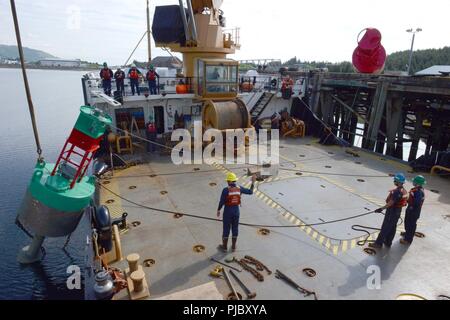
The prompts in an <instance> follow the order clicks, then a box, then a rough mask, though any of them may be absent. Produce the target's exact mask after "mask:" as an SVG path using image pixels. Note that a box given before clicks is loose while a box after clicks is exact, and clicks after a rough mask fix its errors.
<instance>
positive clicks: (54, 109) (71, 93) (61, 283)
mask: <svg viewBox="0 0 450 320" xmlns="http://www.w3.org/2000/svg"><path fill="white" fill-rule="evenodd" d="M82 75H83V72H79V71H47V70H29V71H28V78H29V79H28V80H29V83H30V87H31V93H32V97H33V102H34V106H35V112H36V118H37V122H38V127H39V133H40V137H41V144H42V148H43V150H44V154H43V155H44V158H45V159H46V160H47V161H48V162H54V161H55V160H56V157H57V156H58V153H59V152H60V149H61V148H62V147H63V144H64V142H65V139H66V138H67V137H68V135H69V134H70V131H71V129H72V127H73V126H74V124H75V120H76V119H77V116H78V110H79V107H80V106H81V105H82V104H83V93H82V89H81V77H82ZM0 95H1V100H0V101H1V102H0V110H1V119H3V120H0V121H1V125H0V252H1V258H0V261H1V263H0V299H82V298H83V292H82V291H81V290H74V291H70V290H68V289H67V287H66V279H67V276H68V275H67V274H66V269H67V267H68V266H69V265H79V266H80V267H82V266H83V264H84V251H83V250H84V240H85V238H84V235H83V234H84V232H83V230H77V231H76V232H75V234H74V235H73V236H72V239H71V242H70V244H69V246H68V248H67V250H66V251H67V252H64V251H63V250H62V247H63V245H64V243H65V238H59V239H46V240H45V242H44V247H45V249H46V252H47V254H46V256H45V258H44V260H43V261H42V263H41V264H37V265H34V266H21V265H19V264H18V263H17V262H16V256H17V252H18V251H19V249H20V248H22V247H23V246H25V245H27V244H28V243H29V242H30V240H29V239H28V237H27V236H26V235H25V234H24V233H23V232H22V231H21V230H19V229H18V228H17V227H16V225H15V224H14V221H15V217H16V211H17V209H18V207H19V206H20V203H21V200H22V197H23V196H24V193H25V190H26V188H27V185H28V182H29V180H30V178H31V174H32V171H33V167H34V165H35V162H36V158H37V156H36V151H35V150H36V147H35V144H34V138H33V132H32V127H31V122H30V116H29V112H28V106H27V101H26V97H25V89H24V85H23V80H22V74H21V72H20V70H19V69H0Z"/></svg>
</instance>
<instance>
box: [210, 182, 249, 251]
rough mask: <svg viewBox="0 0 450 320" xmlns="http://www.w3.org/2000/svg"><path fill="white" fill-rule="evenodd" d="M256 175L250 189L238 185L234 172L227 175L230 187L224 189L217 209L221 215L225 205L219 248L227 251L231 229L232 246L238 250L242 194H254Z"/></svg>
mask: <svg viewBox="0 0 450 320" xmlns="http://www.w3.org/2000/svg"><path fill="white" fill-rule="evenodd" d="M255 181H256V176H255V175H254V176H252V185H251V187H250V189H247V188H244V187H238V186H237V184H236V182H237V177H236V175H235V174H234V173H229V174H228V176H227V183H228V187H226V188H225V189H223V191H222V195H221V197H220V202H219V208H218V209H217V217H218V218H219V217H220V211H221V210H222V208H223V207H224V206H225V209H224V211H223V234H222V244H221V245H219V249H221V250H222V251H224V252H226V251H227V250H228V238H229V237H230V231H231V233H232V247H231V249H232V250H233V252H234V251H236V242H237V238H238V233H239V216H240V210H239V206H240V205H241V195H242V194H248V195H252V194H253V189H254V187H255Z"/></svg>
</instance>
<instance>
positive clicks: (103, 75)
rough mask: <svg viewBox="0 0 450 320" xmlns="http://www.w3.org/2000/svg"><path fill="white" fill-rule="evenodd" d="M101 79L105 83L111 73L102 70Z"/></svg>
mask: <svg viewBox="0 0 450 320" xmlns="http://www.w3.org/2000/svg"><path fill="white" fill-rule="evenodd" d="M101 77H102V79H103V80H106V81H108V80H111V72H110V71H109V69H102V74H101Z"/></svg>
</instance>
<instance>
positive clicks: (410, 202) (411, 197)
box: [408, 188, 425, 207]
mask: <svg viewBox="0 0 450 320" xmlns="http://www.w3.org/2000/svg"><path fill="white" fill-rule="evenodd" d="M416 192H420V193H421V194H422V201H421V202H420V207H422V205H423V202H424V201H425V193H424V192H423V190H422V189H421V188H412V189H411V190H410V191H409V198H408V205H410V206H413V205H414V196H415V194H416Z"/></svg>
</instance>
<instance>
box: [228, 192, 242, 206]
mask: <svg viewBox="0 0 450 320" xmlns="http://www.w3.org/2000/svg"><path fill="white" fill-rule="evenodd" d="M225 205H226V206H227V207H233V206H239V205H241V188H239V187H228V196H227V199H226V201H225Z"/></svg>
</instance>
